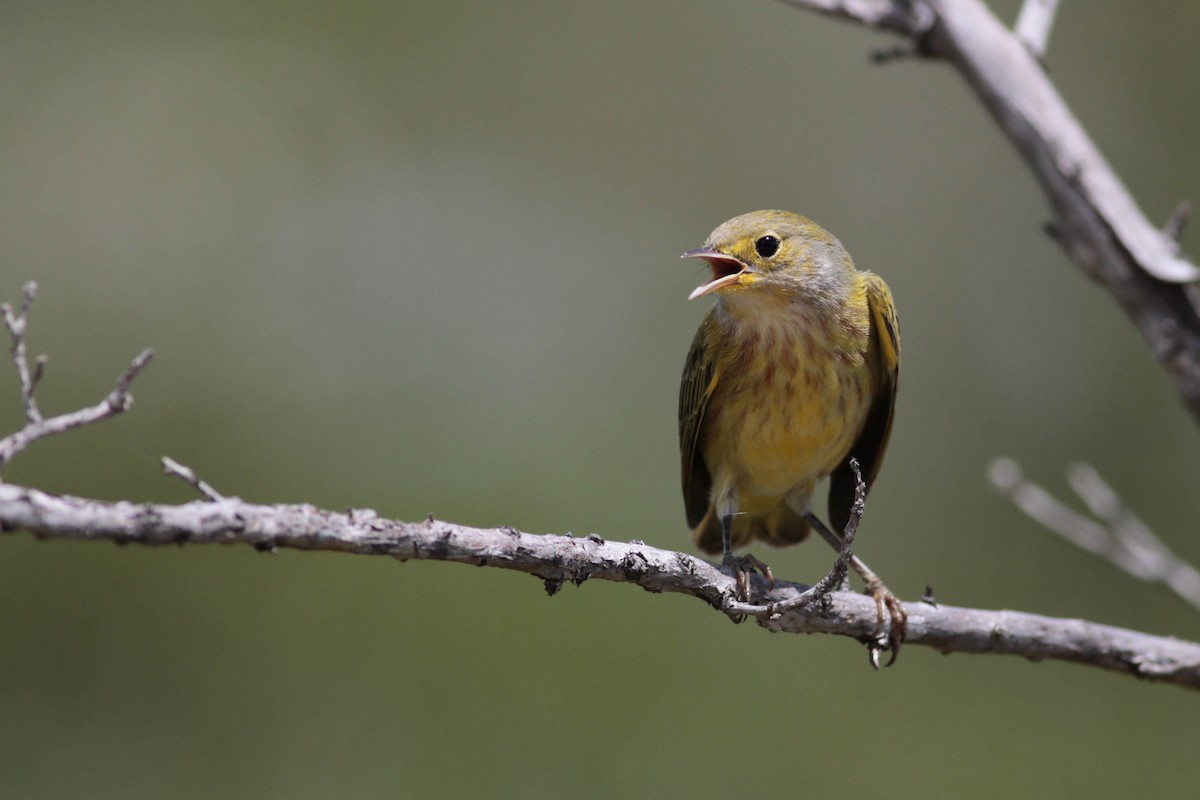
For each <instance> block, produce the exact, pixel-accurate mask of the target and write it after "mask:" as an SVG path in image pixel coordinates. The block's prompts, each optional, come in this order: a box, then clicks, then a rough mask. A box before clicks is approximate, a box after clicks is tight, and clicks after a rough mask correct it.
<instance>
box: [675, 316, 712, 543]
mask: <svg viewBox="0 0 1200 800" xmlns="http://www.w3.org/2000/svg"><path fill="white" fill-rule="evenodd" d="M709 313H710V314H711V313H712V312H709ZM705 322H707V318H706V319H705ZM704 329H705V325H703V324H702V325H701V326H700V328H699V330H697V331H696V337H695V338H694V339H693V340H692V348H691V350H689V351H688V356H687V361H685V362H684V366H683V381H682V383H681V384H680V387H679V452H680V455H681V456H682V466H683V503H684V508H685V510H686V511H687V523H688V527H689V528H695V527H696V526H697V525H699V524H700V522H701V521H702V520H703V519H704V515H705V514H706V513H707V512H708V495H709V491H710V490H711V488H712V476H711V475H710V474H709V472H708V467H706V466H705V465H704V456H703V454H702V453H701V452H700V431H701V428H702V427H703V425H704V410H705V408H707V406H708V399H709V398H710V397H711V396H712V393H713V389H714V388H715V387H716V384H717V374H716V368H715V365H714V363H713V358H712V354H711V353H709V352H708V349H707V348H706V347H705V341H704V339H705V337H704Z"/></svg>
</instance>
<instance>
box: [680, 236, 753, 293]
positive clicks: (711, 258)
mask: <svg viewBox="0 0 1200 800" xmlns="http://www.w3.org/2000/svg"><path fill="white" fill-rule="evenodd" d="M680 258H703V259H704V260H705V261H707V262H708V265H709V266H710V267H712V271H713V279H712V280H711V281H709V282H708V283H705V284H702V285H700V286H697V287H696V288H695V289H693V290H692V293H691V294H689V295H688V300H695V299H696V298H697V297H703V296H704V295H706V294H709V293H710V292H715V291H717V290H718V289H724V288H725V287H726V286H734V285H735V284H737V283H738V278H740V277H741V275H742V273H743V272H745V271H746V265H745V264H743V263H742V261H741V259H737V258H734V257H733V256H731V255H726V254H725V253H721V252H719V251H717V250H714V249H713V248H711V247H701V248H699V249H696V250H688V251H687V252H686V253H684V254H683V255H681V256H680Z"/></svg>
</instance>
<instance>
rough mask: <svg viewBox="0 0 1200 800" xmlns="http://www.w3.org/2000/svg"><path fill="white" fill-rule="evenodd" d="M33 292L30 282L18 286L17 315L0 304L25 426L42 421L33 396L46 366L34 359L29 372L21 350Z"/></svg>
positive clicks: (27, 362) (6, 306)
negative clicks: (19, 386)
mask: <svg viewBox="0 0 1200 800" xmlns="http://www.w3.org/2000/svg"><path fill="white" fill-rule="evenodd" d="M37 290H38V285H37V284H36V283H35V282H33V281H28V282H26V284H25V285H24V286H22V287H21V294H22V295H23V296H24V299H23V301H22V302H21V311H20V313H13V309H12V306H10V305H9V304H8V303H3V304H0V315H3V317H4V326H5V327H6V328H8V332H9V334H10V335H11V336H12V342H13V344H12V358H13V364H15V365H16V367H17V380H18V381H19V382H20V384H21V400H22V402H23V403H24V404H25V421H26V422H29V423H37V422H41V421H42V412H41V411H39V410H38V407H37V400H36V399H35V398H34V396H33V393H34V389H35V388H36V387H37V382H38V381H39V380H41V378H42V371H43V370H44V369H45V367H46V357H45V356H44V355H42V356H38V357H37V358H36V359H34V366H33V371H32V373H31V372H30V370H29V360H28V356H27V354H26V351H25V331H26V329H27V328H28V325H29V308H30V307H31V306H32V305H33V298H34V297H36V296H37ZM0 463H2V462H0Z"/></svg>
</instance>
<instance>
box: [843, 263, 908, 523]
mask: <svg viewBox="0 0 1200 800" xmlns="http://www.w3.org/2000/svg"><path fill="white" fill-rule="evenodd" d="M863 280H864V281H865V282H866V295H867V309H868V311H869V316H870V321H871V337H870V344H869V345H868V346H869V350H868V351H867V358H868V359H870V360H871V363H872V364H873V366H874V373H875V393H874V396H873V397H872V399H871V408H870V410H869V411H868V412H867V421H866V423H865V424H864V425H863V428H862V430H861V431H860V432H859V434H858V438H857V439H855V441H854V444H853V445H852V446H851V448H850V452H849V453H847V454H846V460H845V461H843V462H842V463H841V464H839V465H838V467H837V469H835V470H834V471H833V474H832V475H830V476H829V524H830V525H831V526H832V527H833V529H834V530H835V531H836V532H837V533H838V535H841V533H842V531H843V529H845V527H846V522H847V521H848V520H849V519H850V510H851V508H852V506H853V505H854V490H855V488H856V487H857V482H856V481H855V479H854V471H853V470H852V469H850V459H851V458H857V459H858V464H859V468H860V469H861V470H862V476H863V481H864V482H865V483H866V485H867V489H868V491H869V490H870V488H871V484H872V483H874V482H875V476H876V475H878V474H879V466H880V465H881V464H882V463H883V454H884V452H886V451H887V444H888V437H889V436H891V433H892V416H893V412H894V410H895V407H896V385H897V382H898V380H899V376H900V326H899V324H898V323H897V321H896V306H895V305H894V304H893V303H892V293H891V291H889V290H888V287H887V284H886V283H884V282H883V279H882V278H880V277H879V276H878V275H874V274H872V273H866V274H864V275H863Z"/></svg>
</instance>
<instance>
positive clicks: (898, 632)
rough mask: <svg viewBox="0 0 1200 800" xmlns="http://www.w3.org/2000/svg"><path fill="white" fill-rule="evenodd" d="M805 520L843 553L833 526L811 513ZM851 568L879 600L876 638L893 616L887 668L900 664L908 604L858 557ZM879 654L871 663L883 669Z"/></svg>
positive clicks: (889, 630) (869, 592)
mask: <svg viewBox="0 0 1200 800" xmlns="http://www.w3.org/2000/svg"><path fill="white" fill-rule="evenodd" d="M804 519H805V520H806V521H807V522H808V524H809V525H810V526H811V527H812V528H813V529H814V530H815V531H816V532H817V533H819V534H820V535H821V538H822V539H824V540H825V541H827V542H829V546H830V547H832V548H833V549H834V550H837V551H839V552H840V551H841V549H842V537H841V536H839V535H838V534H836V533H834V532H833V531H831V530H830V529H829V527H828V526H827V525H826V524H825V523H824V522H822V521H821V520H820V518H819V517H817V515H816V514H813V513H812V512H811V511H810V512H808V513H807V514H805V515H804ZM849 563H850V567H851V568H852V569H853V570H854V571H855V572H857V573H858V576H859V577H860V578H862V580H863V586H864V589H865V590H866V591H865V594H869V595H870V596H871V597H873V598H874V599H875V608H876V611H877V613H878V622H877V623H876V625H875V631H874V633H872V634H871V637H872V638H875V639H878V638H879V636H880V635H881V634H882V633H883V629H884V626H885V625H886V624H887V621H888V617H889V616H890V617H891V626H890V627H889V629H888V636H887V648H888V649H889V650H891V651H892V657H891V658H889V659H888V663H887V666H889V667H890V666H891V665H892V664H894V663H895V661H896V656H897V655H899V654H900V645H901V643H902V642H903V641H904V635H905V633H906V632H907V627H908V614H907V613H906V612H905V611H904V605H903V604H902V603H901V602H900V598H898V597H896V595H895V594H893V593H892V591H891V589H888V588H887V586H885V585H884V583H883V581H882V580H880V579H879V576H878V575H876V574H875V572H874V571H873V570H872V569H871V568H870V567H868V566H867V565H866V562H864V561H863V560H862V559H861V558H859V557H858V556H856V555H851V556H850V559H849ZM878 660H879V656H878V652H876V651H872V655H871V663H872V664H874V665H875V666H879V663H878Z"/></svg>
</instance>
